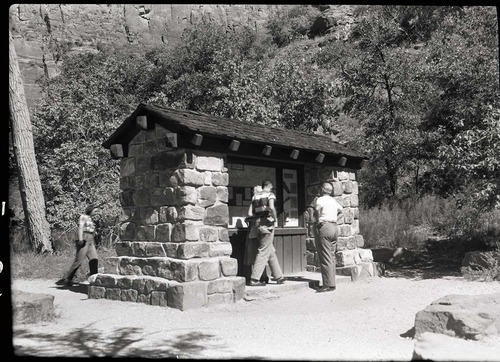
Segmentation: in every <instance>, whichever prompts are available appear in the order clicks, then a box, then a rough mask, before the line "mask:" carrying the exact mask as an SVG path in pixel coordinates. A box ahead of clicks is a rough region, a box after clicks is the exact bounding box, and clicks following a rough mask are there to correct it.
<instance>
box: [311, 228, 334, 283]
mask: <svg viewBox="0 0 500 362" xmlns="http://www.w3.org/2000/svg"><path fill="white" fill-rule="evenodd" d="M314 230H315V233H314V236H315V242H316V251H317V252H318V259H319V266H320V269H321V276H322V278H323V286H324V287H334V286H335V267H336V264H335V252H336V251H337V235H338V234H337V224H335V223H331V222H325V223H318V224H317V227H315V228H314Z"/></svg>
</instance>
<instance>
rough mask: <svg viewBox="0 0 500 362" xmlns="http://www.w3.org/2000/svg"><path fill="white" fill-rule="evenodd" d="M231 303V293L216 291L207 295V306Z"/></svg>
mask: <svg viewBox="0 0 500 362" xmlns="http://www.w3.org/2000/svg"><path fill="white" fill-rule="evenodd" d="M229 303H233V293H216V294H211V295H208V296H207V306H209V307H210V306H212V305H217V304H229Z"/></svg>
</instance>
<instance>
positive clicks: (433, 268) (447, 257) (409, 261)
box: [385, 239, 464, 280]
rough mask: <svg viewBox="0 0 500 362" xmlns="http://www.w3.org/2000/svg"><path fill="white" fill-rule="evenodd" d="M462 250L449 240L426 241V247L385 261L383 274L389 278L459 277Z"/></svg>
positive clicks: (460, 273)
mask: <svg viewBox="0 0 500 362" xmlns="http://www.w3.org/2000/svg"><path fill="white" fill-rule="evenodd" d="M463 256H464V251H463V250H461V249H460V248H459V247H457V245H454V244H453V243H452V242H450V241H449V240H443V239H440V240H434V239H429V240H428V241H427V245H426V248H425V249H424V250H420V251H408V253H407V254H406V255H405V257H403V258H402V259H401V260H398V261H397V262H392V263H391V262H386V263H385V276H386V277H389V278H407V279H416V280H421V279H438V278H445V277H461V276H462V272H461V270H460V269H461V267H462V260H463Z"/></svg>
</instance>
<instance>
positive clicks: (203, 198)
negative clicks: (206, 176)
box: [198, 186, 217, 207]
mask: <svg viewBox="0 0 500 362" xmlns="http://www.w3.org/2000/svg"><path fill="white" fill-rule="evenodd" d="M198 195H199V196H198V203H199V205H200V206H203V207H207V206H212V205H213V204H215V202H216V201H217V188H216V187H214V186H202V187H200V188H199V189H198Z"/></svg>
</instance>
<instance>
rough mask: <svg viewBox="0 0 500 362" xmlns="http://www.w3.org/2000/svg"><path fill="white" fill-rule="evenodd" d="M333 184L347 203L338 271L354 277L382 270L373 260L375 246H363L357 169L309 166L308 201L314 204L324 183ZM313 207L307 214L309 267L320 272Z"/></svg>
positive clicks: (341, 224)
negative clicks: (369, 247)
mask: <svg viewBox="0 0 500 362" xmlns="http://www.w3.org/2000/svg"><path fill="white" fill-rule="evenodd" d="M323 182H330V183H331V184H332V185H333V197H334V198H335V199H336V200H337V201H338V202H339V203H340V204H341V205H343V206H344V210H343V211H344V216H343V217H342V218H340V219H339V220H338V221H337V225H338V232H339V234H338V240H337V252H336V255H335V259H336V263H337V274H339V275H349V276H351V278H352V279H353V280H356V279H358V278H364V277H371V276H376V275H379V274H380V271H379V270H378V265H377V264H376V263H373V255H372V253H371V250H369V249H362V247H363V246H364V239H363V236H362V235H361V234H360V231H359V201H358V182H357V181H356V171H355V170H349V169H346V168H342V167H331V166H306V167H305V185H306V205H311V204H312V202H313V201H314V199H315V198H316V197H317V196H318V195H319V194H320V192H321V184H322V183H323ZM312 215H313V209H312V207H308V210H307V212H306V214H305V216H306V225H307V229H308V235H307V252H306V253H307V270H308V271H313V272H319V271H320V269H319V260H318V255H317V253H316V247H315V243H314V230H313V227H314V226H313V223H312V222H309V220H311V218H312Z"/></svg>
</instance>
